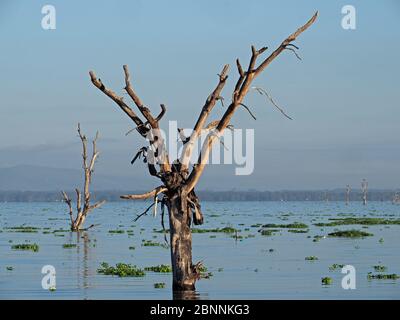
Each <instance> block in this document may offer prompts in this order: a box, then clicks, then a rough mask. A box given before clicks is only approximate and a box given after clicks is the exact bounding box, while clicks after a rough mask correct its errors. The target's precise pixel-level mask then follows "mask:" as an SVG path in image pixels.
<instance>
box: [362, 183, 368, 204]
mask: <svg viewBox="0 0 400 320" xmlns="http://www.w3.org/2000/svg"><path fill="white" fill-rule="evenodd" d="M361 192H362V200H363V205H366V204H367V193H368V181H367V180H366V179H362V181H361Z"/></svg>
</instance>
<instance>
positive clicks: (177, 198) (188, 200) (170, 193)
mask: <svg viewBox="0 0 400 320" xmlns="http://www.w3.org/2000/svg"><path fill="white" fill-rule="evenodd" d="M317 16H318V12H316V13H315V14H314V15H313V16H312V17H311V19H310V20H309V21H307V22H306V23H305V24H304V25H303V26H302V27H300V28H299V29H297V30H296V31H295V32H294V33H292V34H291V35H290V36H289V37H287V38H286V39H285V40H284V41H283V42H282V43H281V44H280V45H279V47H278V48H277V49H275V50H274V51H273V52H272V53H271V54H270V55H269V56H268V57H266V58H265V59H263V60H262V62H261V63H259V64H258V66H257V59H258V58H259V57H260V56H261V54H263V53H264V52H265V51H266V50H267V47H263V48H261V49H259V50H257V49H256V48H255V47H254V46H252V47H251V50H252V55H251V58H250V63H249V66H248V68H247V70H244V69H243V68H242V66H241V64H240V62H239V59H237V60H236V66H237V70H238V73H239V79H238V80H237V82H236V84H235V87H234V91H233V93H232V100H231V102H230V104H229V106H228V107H227V108H226V111H225V113H224V115H223V116H222V118H221V119H219V120H216V121H212V122H211V123H209V124H207V119H208V117H209V115H210V113H211V111H212V109H213V108H214V106H215V104H216V103H217V101H221V102H222V101H223V98H222V97H221V92H222V89H223V88H224V86H225V84H226V81H227V79H228V69H229V65H225V66H224V67H223V69H222V71H221V73H220V74H219V75H218V77H219V78H218V80H219V81H218V83H217V85H216V87H215V89H214V90H213V91H212V92H211V94H210V95H209V96H208V98H207V99H206V101H205V103H204V105H203V107H202V109H201V112H200V115H199V117H198V119H197V121H196V124H195V126H194V129H193V133H192V134H191V136H190V137H187V138H186V137H182V138H181V139H182V140H183V142H184V149H183V152H182V156H181V158H180V159H177V160H176V161H174V162H173V163H172V164H171V163H170V161H169V158H168V154H167V152H166V150H165V143H164V141H163V139H162V136H161V134H160V131H159V122H160V120H161V118H162V117H163V115H164V114H165V111H166V108H165V106H164V105H161V112H160V114H159V115H158V116H157V117H154V116H153V115H152V113H151V111H150V110H149V109H148V108H147V107H146V106H145V105H144V104H143V102H142V100H141V99H140V98H139V96H138V95H137V94H136V92H135V90H134V89H133V87H132V84H131V82H130V74H129V70H128V66H126V65H124V66H123V70H124V75H125V88H124V89H125V91H126V93H127V94H128V96H129V97H130V98H131V99H132V101H133V103H134V104H135V105H136V107H137V109H138V111H139V112H140V114H141V115H142V116H143V118H144V120H142V119H141V118H140V117H139V115H138V114H136V112H135V111H133V109H132V108H130V107H129V106H128V104H127V103H126V102H125V101H124V99H123V98H122V97H121V96H119V95H117V94H116V93H115V92H114V91H112V90H110V89H108V88H107V87H106V86H105V85H104V84H103V82H102V81H101V80H100V79H99V78H97V77H96V75H95V73H94V72H93V71H90V72H89V74H90V78H91V81H92V83H93V85H94V86H96V87H97V88H98V89H99V90H100V91H102V92H103V93H104V94H105V95H107V96H108V97H109V98H110V99H112V100H113V101H114V102H115V103H116V104H117V105H118V106H119V108H120V109H121V110H122V111H123V112H124V113H125V114H127V115H128V117H129V118H130V119H131V120H132V121H133V122H134V123H135V128H134V130H136V131H137V132H138V133H139V134H140V135H141V136H143V137H144V138H147V139H148V140H149V146H147V147H143V148H141V149H140V150H139V151H138V153H137V154H136V156H135V157H134V159H133V160H132V163H133V162H135V160H136V159H138V158H139V157H141V156H143V157H144V158H145V161H146V164H147V166H148V170H149V173H150V175H152V176H155V177H157V178H158V179H160V180H161V185H160V186H159V187H157V188H155V189H154V190H152V191H150V192H147V193H145V194H140V195H136V194H133V195H123V196H121V198H123V199H131V200H135V199H148V198H152V199H153V201H154V204H153V205H154V208H155V209H154V210H155V212H156V210H157V203H159V202H161V207H162V208H163V207H166V208H167V209H168V214H169V215H168V216H169V228H170V247H171V264H172V270H173V290H174V291H188V290H189V291H191V290H194V289H195V282H196V280H198V279H199V277H200V271H199V267H200V266H201V264H200V263H197V264H193V262H192V233H191V224H192V221H193V223H194V224H202V223H203V214H202V212H201V206H200V203H199V199H198V197H197V195H196V193H195V191H194V189H195V186H196V185H197V183H198V181H199V179H200V176H201V175H202V173H203V171H204V168H205V165H206V162H207V159H208V156H209V153H210V151H211V149H212V146H213V144H214V143H215V142H216V141H219V140H220V137H221V135H222V134H223V132H224V130H225V129H226V128H230V127H231V125H230V121H231V118H232V116H233V114H234V113H235V111H236V110H237V109H238V108H240V107H244V108H246V109H247V110H248V111H249V112H250V110H249V109H248V108H247V106H246V105H244V103H243V100H244V98H245V97H246V95H247V93H248V92H249V90H250V89H253V87H251V84H252V82H253V80H254V79H255V78H256V77H257V76H258V75H259V74H261V72H262V71H264V70H265V68H266V67H267V66H268V65H269V64H270V63H271V62H272V61H273V60H274V59H275V58H276V57H277V56H278V55H279V54H280V53H282V52H283V51H285V50H288V51H292V52H294V53H295V54H296V51H295V49H298V48H297V47H296V46H295V45H294V44H292V42H293V41H294V40H296V38H297V37H298V36H299V35H300V34H301V33H302V32H303V31H305V30H306V29H307V28H308V27H310V26H311V25H312V24H313V23H314V22H315V20H316V19H317ZM296 56H297V54H296ZM254 89H256V90H257V89H259V88H257V87H255V88H254ZM261 92H262V91H259V93H261ZM267 96H268V98H269V99H270V100H271V98H270V96H269V95H268V94H267ZM272 102H273V101H272ZM273 104H274V105H275V106H276V107H277V108H278V109H279V110H280V111H281V112H282V113H283V114H284V115H285V116H286V117H288V116H287V115H286V114H285V113H284V112H283V110H282V109H281V108H279V107H278V106H277V105H276V104H275V103H274V102H273ZM289 118H290V117H289ZM204 130H209V131H210V132H209V133H208V135H207V138H206V140H205V142H204V144H203V146H202V150H201V154H200V156H199V159H198V161H197V163H196V165H194V166H193V167H192V168H190V165H189V163H190V159H191V155H192V152H193V147H194V145H195V142H196V141H197V140H198V138H199V136H200V134H201V133H202V132H204ZM131 131H132V130H131ZM180 133H181V132H180ZM153 160H155V161H153ZM190 169H191V170H190ZM159 196H160V198H158V197H159ZM149 209H150V208H148V210H149ZM146 212H147V211H146ZM162 218H163V214H162ZM162 223H163V219H162Z"/></svg>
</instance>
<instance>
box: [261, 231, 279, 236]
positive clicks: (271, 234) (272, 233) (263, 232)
mask: <svg viewBox="0 0 400 320" xmlns="http://www.w3.org/2000/svg"><path fill="white" fill-rule="evenodd" d="M258 232H260V233H261V235H262V236H273V235H274V234H275V233H276V232H279V230H277V229H260V230H258Z"/></svg>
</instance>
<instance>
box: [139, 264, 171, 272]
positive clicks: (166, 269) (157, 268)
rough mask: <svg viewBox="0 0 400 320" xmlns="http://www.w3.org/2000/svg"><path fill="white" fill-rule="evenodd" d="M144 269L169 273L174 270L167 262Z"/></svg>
mask: <svg viewBox="0 0 400 320" xmlns="http://www.w3.org/2000/svg"><path fill="white" fill-rule="evenodd" d="M144 270H145V271H153V272H162V273H168V272H172V267H171V266H170V265H167V264H160V265H158V266H153V267H145V268H144Z"/></svg>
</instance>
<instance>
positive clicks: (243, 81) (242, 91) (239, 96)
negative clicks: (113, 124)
mask: <svg viewBox="0 0 400 320" xmlns="http://www.w3.org/2000/svg"><path fill="white" fill-rule="evenodd" d="M317 16H318V11H317V12H316V13H315V14H314V15H313V16H312V17H311V19H310V20H308V21H307V22H306V23H305V24H304V25H303V26H301V27H300V28H298V29H297V30H296V31H295V32H294V33H292V34H291V35H289V36H288V37H287V38H286V39H285V40H284V41H283V42H282V43H281V45H280V46H279V47H278V48H277V49H275V51H273V52H272V53H271V54H270V55H269V56H268V57H267V58H266V59H264V60H263V62H261V63H260V64H259V66H258V67H257V66H256V63H257V58H258V57H259V56H260V55H261V54H262V53H263V52H265V51H266V50H267V47H263V48H261V49H259V50H257V49H256V48H255V47H254V46H252V47H251V51H252V55H251V58H250V62H249V66H248V69H247V72H244V71H243V68H242V66H241V64H240V62H239V60H236V65H237V68H238V72H239V79H238V81H237V82H236V85H235V90H234V92H233V94H232V102H231V104H230V105H229V107H228V108H227V109H226V111H225V113H224V115H223V116H222V118H221V120H220V121H219V123H218V126H217V127H216V129H215V130H214V131H213V132H212V133H210V134H209V135H208V137H207V139H206V141H205V142H204V144H203V147H202V150H201V153H200V156H199V158H198V162H197V165H196V166H195V167H194V168H193V170H192V172H191V173H190V175H189V177H188V179H187V182H186V185H185V188H186V190H185V191H186V192H190V191H191V190H192V189H193V188H194V186H195V185H196V184H197V182H198V181H199V179H200V176H201V175H202V173H203V171H204V168H205V165H206V162H207V159H208V156H209V154H210V152H211V149H212V146H213V143H214V142H215V140H217V139H218V138H219V137H220V136H221V135H222V133H223V131H224V130H225V128H227V126H228V125H229V124H230V120H231V118H232V116H233V114H234V113H235V111H236V110H237V108H238V107H239V106H243V99H244V98H245V96H246V95H247V93H248V91H249V89H250V86H251V83H252V82H253V80H254V79H255V78H256V77H257V76H258V75H259V74H260V73H261V72H262V71H263V70H264V69H265V68H266V67H267V66H268V65H269V64H270V63H271V62H272V61H273V60H274V59H275V58H276V57H277V56H278V55H279V54H280V53H281V52H282V51H283V50H285V49H286V48H287V47H288V46H289V45H291V42H293V41H294V40H296V38H297V37H298V36H299V35H300V34H301V33H302V32H304V31H305V30H307V29H308V28H309V27H310V26H311V25H312V24H313V23H314V22H315V20H316V19H317ZM296 48H297V47H296ZM201 117H202V114H201V115H200V118H201ZM200 118H199V119H200Z"/></svg>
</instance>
